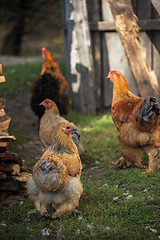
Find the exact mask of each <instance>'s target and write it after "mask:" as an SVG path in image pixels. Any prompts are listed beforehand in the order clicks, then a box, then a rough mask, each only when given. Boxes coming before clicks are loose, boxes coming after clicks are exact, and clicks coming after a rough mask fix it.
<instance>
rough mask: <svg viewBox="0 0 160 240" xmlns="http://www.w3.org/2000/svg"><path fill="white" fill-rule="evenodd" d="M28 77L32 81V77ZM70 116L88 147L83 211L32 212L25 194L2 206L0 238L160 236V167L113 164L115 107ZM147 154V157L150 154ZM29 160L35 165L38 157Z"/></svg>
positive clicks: (21, 138)
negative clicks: (60, 213) (55, 214)
mask: <svg viewBox="0 0 160 240" xmlns="http://www.w3.org/2000/svg"><path fill="white" fill-rule="evenodd" d="M26 66H27V65H26ZM35 66H36V65H35ZM13 67H14V66H13ZM16 67H17V66H16ZM32 67H33V66H32ZM32 67H31V66H30V67H29V66H28V69H31V68H32ZM26 68H27V67H26ZM26 68H24V71H25V70H26ZM8 69H9V68H8ZM17 71H18V68H17ZM37 71H38V69H37ZM26 75H27V73H26ZM24 76H25V73H24ZM15 79H16V78H15ZM25 79H26V80H24V81H25V83H24V84H26V86H28V83H27V81H28V79H29V77H27V78H25ZM7 81H8V79H7ZM29 81H31V78H30V80H29ZM5 84H6V83H5ZM22 85H23V84H22ZM26 88H27V87H26ZM13 93H14V91H13ZM6 94H7V95H8V93H7V88H6ZM66 118H67V119H68V120H70V121H72V122H74V123H76V124H77V126H78V127H79V129H80V130H81V132H82V144H83V146H84V149H85V151H84V152H83V154H82V156H81V159H82V162H83V164H84V165H85V167H84V170H83V173H82V178H81V179H82V183H83V190H84V192H83V194H82V196H81V199H80V203H79V207H78V209H79V210H80V211H82V212H83V213H84V214H83V216H78V215H76V214H72V215H70V216H64V217H62V218H60V219H56V220H53V219H51V218H46V217H42V216H40V215H39V214H35V215H30V216H29V215H28V214H27V213H28V212H29V211H31V210H33V209H34V204H33V201H32V200H31V199H29V198H28V197H27V196H23V195H22V196H19V198H18V199H17V200H14V201H11V202H10V203H8V204H5V205H2V206H1V214H0V231H1V239H2V240H7V239H8V240H12V239H16V240H21V239H23V240H25V239H26V240H27V239H36V240H40V239H69V240H72V239H75V240H77V239H105V240H121V239H122V240H124V239H125V240H135V239H136V240H143V239H148V240H154V239H159V236H160V224H159V221H160V188H159V182H160V172H154V173H145V174H144V173H143V171H144V170H142V169H138V168H136V167H134V168H130V169H126V170H113V169H110V168H109V165H110V164H111V162H113V161H116V160H117V159H118V158H119V157H120V156H121V153H120V149H119V146H118V144H117V130H116V128H115V126H114V124H113V121H112V118H111V115H110V113H106V114H100V115H98V116H95V115H85V114H81V113H78V112H76V111H71V112H70V113H69V114H68V115H67V116H66ZM11 130H12V128H11ZM13 134H14V135H15V136H16V138H17V141H16V143H15V144H18V145H23V143H24V142H27V141H29V140H30V136H28V135H27V134H26V133H25V132H22V130H21V131H20V130H19V129H17V128H16V126H13ZM15 151H16V148H15ZM17 151H18V150H17ZM144 158H145V162H146V163H147V157H146V156H144ZM26 164H30V165H31V166H33V164H34V161H32V162H30V163H27V162H26ZM44 235H45V236H44Z"/></svg>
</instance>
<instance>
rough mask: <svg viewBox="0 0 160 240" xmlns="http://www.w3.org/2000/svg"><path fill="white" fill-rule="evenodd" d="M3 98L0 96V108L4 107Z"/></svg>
mask: <svg viewBox="0 0 160 240" xmlns="http://www.w3.org/2000/svg"><path fill="white" fill-rule="evenodd" d="M5 106H6V105H5V98H0V109H2V108H5Z"/></svg>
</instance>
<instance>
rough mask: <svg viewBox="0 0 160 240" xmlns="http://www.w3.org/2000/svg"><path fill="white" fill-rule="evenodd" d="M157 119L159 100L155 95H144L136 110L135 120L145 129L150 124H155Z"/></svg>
mask: <svg viewBox="0 0 160 240" xmlns="http://www.w3.org/2000/svg"><path fill="white" fill-rule="evenodd" d="M159 119H160V100H159V99H158V98H156V97H146V98H145V99H144V101H143V102H142V104H141V106H140V109H139V111H138V112H137V116H136V120H137V121H138V122H139V123H140V124H143V125H144V126H146V129H147V128H150V126H151V124H154V125H157V122H158V120H159ZM152 127H153V126H152Z"/></svg>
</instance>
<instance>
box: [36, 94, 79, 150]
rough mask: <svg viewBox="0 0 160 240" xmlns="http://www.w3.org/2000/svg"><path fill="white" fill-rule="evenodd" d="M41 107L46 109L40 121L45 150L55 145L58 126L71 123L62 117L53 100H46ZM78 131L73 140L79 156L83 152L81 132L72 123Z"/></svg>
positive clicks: (40, 133) (74, 133)
mask: <svg viewBox="0 0 160 240" xmlns="http://www.w3.org/2000/svg"><path fill="white" fill-rule="evenodd" d="M40 105H43V106H44V107H45V113H44V114H43V116H42V118H41V120H40V129H39V136H40V140H41V142H42V145H43V147H44V148H48V147H50V146H52V145H54V135H55V130H56V128H57V126H59V125H62V124H64V123H69V122H68V121H67V120H66V119H65V118H63V117H61V116H60V113H59V110H58V107H57V105H56V103H55V102H53V101H52V100H51V99H45V100H44V101H43V102H42V103H40ZM71 124H72V125H73V127H74V128H75V129H77V130H76V131H74V132H72V134H71V135H72V140H73V142H74V143H75V144H76V146H77V147H78V150H79V154H81V153H82V152H83V150H84V149H83V146H82V144H81V143H80V137H81V132H80V131H79V129H78V128H77V127H76V125H75V124H73V123H71Z"/></svg>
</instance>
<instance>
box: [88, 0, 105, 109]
mask: <svg viewBox="0 0 160 240" xmlns="http://www.w3.org/2000/svg"><path fill="white" fill-rule="evenodd" d="M87 9H88V21H89V22H90V21H99V20H100V17H101V16H100V11H101V6H100V2H99V1H97V0H87ZM93 12H94V14H93ZM91 44H92V55H93V61H94V72H95V77H94V95H95V107H96V112H98V111H99V110H100V109H101V107H102V104H103V94H102V62H101V48H102V46H101V44H102V41H101V34H100V33H99V32H95V31H94V32H91Z"/></svg>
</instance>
